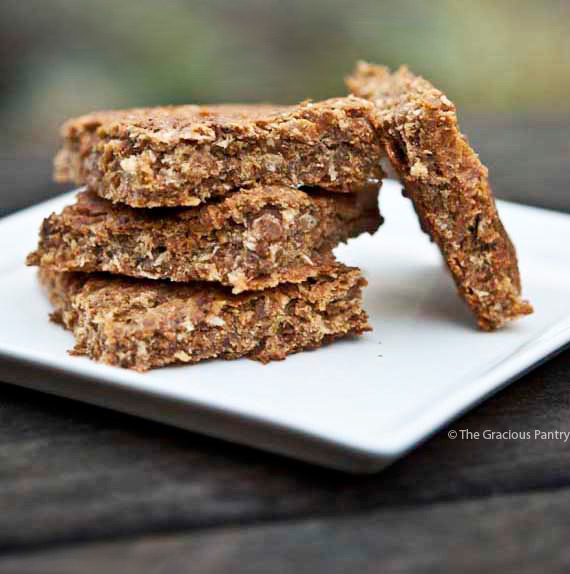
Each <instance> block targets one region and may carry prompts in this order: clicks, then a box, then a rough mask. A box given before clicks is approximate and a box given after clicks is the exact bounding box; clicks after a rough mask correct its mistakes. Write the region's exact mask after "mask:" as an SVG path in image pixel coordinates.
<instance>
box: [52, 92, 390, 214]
mask: <svg viewBox="0 0 570 574" xmlns="http://www.w3.org/2000/svg"><path fill="white" fill-rule="evenodd" d="M371 108H372V105H371V104H370V103H369V102H367V101H365V100H362V99H360V98H355V97H353V96H349V97H345V98H336V99H330V100H326V101H322V102H315V103H313V102H304V103H302V104H298V105H295V106H272V105H245V104H244V105H231V104H229V105H228V104H225V105H217V106H215V105H213V106H195V105H187V106H172V107H156V108H139V109H131V110H122V111H103V112H95V113H92V114H89V115H86V116H82V117H79V118H75V119H71V120H69V121H68V122H66V123H65V124H64V125H63V127H62V130H61V134H62V137H63V140H64V143H63V148H62V149H61V151H60V152H59V153H58V154H57V156H56V159H55V172H54V175H55V178H56V180H58V181H73V182H75V183H77V184H79V185H87V186H88V187H89V188H90V189H91V190H93V191H95V192H96V193H97V194H98V195H100V196H101V197H105V198H107V199H110V200H112V201H114V202H122V203H126V204H128V205H130V206H132V207H159V206H163V207H165V206H170V207H172V206H196V205H198V204H200V203H201V202H203V201H205V200H207V199H208V198H210V197H216V196H221V195H225V194H227V193H229V192H231V191H232V190H234V189H236V188H240V187H250V186H252V185H253V184H255V183H261V184H264V185H273V184H277V185H288V186H295V187H299V186H302V185H305V186H314V187H321V188H323V189H327V190H330V191H339V192H351V191H353V190H354V189H355V188H359V187H362V186H363V185H365V184H366V183H367V182H368V180H369V179H374V180H379V179H381V177H382V170H381V168H380V156H381V154H382V153H383V152H382V149H381V143H380V142H379V141H378V138H377V137H376V134H375V131H374V129H373V126H372V125H371V123H370V120H369V115H370V109H371Z"/></svg>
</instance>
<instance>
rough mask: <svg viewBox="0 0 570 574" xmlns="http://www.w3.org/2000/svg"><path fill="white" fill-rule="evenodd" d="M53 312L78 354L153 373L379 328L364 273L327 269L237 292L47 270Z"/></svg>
mask: <svg viewBox="0 0 570 574" xmlns="http://www.w3.org/2000/svg"><path fill="white" fill-rule="evenodd" d="M40 281H41V283H42V284H43V285H44V287H45V288H46V290H47V293H48V295H49V298H50V300H51V302H52V303H53V305H54V307H55V312H54V313H53V315H52V318H53V319H54V320H55V321H57V322H59V323H61V324H63V325H64V326H65V327H66V328H68V329H69V330H71V331H72V332H73V334H74V335H75V339H76V345H75V348H74V350H73V353H72V354H75V355H86V356H88V357H90V358H92V359H95V360H97V361H101V362H103V363H107V364H110V365H117V366H120V367H126V368H130V369H135V370H137V371H146V370H148V369H151V368H153V367H161V366H164V365H169V364H171V363H196V362H198V361H202V360H205V359H211V358H214V357H219V358H222V359H237V358H239V357H249V358H252V359H257V360H259V361H261V362H264V363H265V362H268V361H271V360H279V359H284V358H285V357H286V356H287V355H290V354H291V353H295V352H297V351H301V350H303V349H313V348H316V347H319V346H321V345H323V344H324V343H326V342H328V341H331V340H333V339H337V338H339V337H345V336H347V335H358V334H360V333H363V332H365V331H369V330H370V326H369V325H368V321H367V316H366V313H365V312H364V311H363V310H362V307H361V290H362V287H363V286H364V285H365V284H366V281H365V280H364V279H363V278H362V276H361V275H360V271H359V270H358V269H354V268H349V267H346V266H344V265H342V264H340V263H333V264H331V265H326V266H323V267H322V268H321V270H320V273H319V275H318V276H317V277H315V278H311V279H308V280H306V281H305V282H303V283H298V284H290V283H288V284H283V285H280V286H278V287H275V288H273V289H266V290H264V291H255V292H250V293H247V294H241V295H232V294H231V293H230V292H229V290H227V289H224V288H223V287H217V286H212V285H211V284H207V285H204V284H200V283H191V284H179V283H170V282H164V281H152V280H140V279H139V280H137V279H128V278H122V277H117V276H111V275H91V274H82V273H65V272H63V273H61V272H58V271H52V270H49V269H43V268H40Z"/></svg>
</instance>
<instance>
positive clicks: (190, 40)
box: [0, 0, 570, 213]
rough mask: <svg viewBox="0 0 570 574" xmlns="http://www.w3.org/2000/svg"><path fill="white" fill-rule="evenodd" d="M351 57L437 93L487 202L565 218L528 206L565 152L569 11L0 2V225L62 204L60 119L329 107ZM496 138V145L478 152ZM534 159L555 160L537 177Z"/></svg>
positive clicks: (300, 3)
mask: <svg viewBox="0 0 570 574" xmlns="http://www.w3.org/2000/svg"><path fill="white" fill-rule="evenodd" d="M359 58H360V59H367V60H370V61H374V62H377V63H383V64H387V65H389V66H391V67H393V68H394V67H397V66H399V65H400V64H408V65H409V66H410V67H411V69H412V70H413V71H415V72H416V73H418V74H423V75H425V76H426V77H428V78H429V79H430V80H432V81H433V82H434V83H435V84H436V85H437V86H438V87H440V88H442V89H443V90H444V91H446V92H447V93H448V95H449V96H450V97H451V98H452V99H453V100H454V101H456V103H457V104H458V107H459V109H460V111H461V115H462V118H463V120H464V122H463V125H464V128H465V131H466V132H467V133H468V135H469V136H470V137H471V139H472V140H473V142H474V143H475V145H476V147H477V148H478V149H479V150H480V152H481V155H482V157H483V159H484V160H485V161H486V162H487V163H489V164H490V166H491V167H492V168H493V169H492V172H491V177H492V181H493V183H495V184H496V188H497V191H498V195H500V196H503V197H509V198H511V199H518V200H525V201H527V202H528V201H530V202H534V203H538V204H546V205H548V206H551V207H558V208H564V207H565V206H564V203H563V201H561V200H559V199H558V198H557V196H556V194H555V196H554V197H549V198H545V199H541V198H542V197H543V196H544V195H545V193H544V190H545V186H548V185H552V183H553V182H554V181H555V180H554V178H553V177H552V175H551V172H552V170H557V169H559V166H560V162H559V158H558V157H557V154H560V153H561V152H563V153H564V154H566V156H568V155H569V153H570V144H568V143H567V142H568V138H567V137H566V136H567V132H566V131H565V129H566V124H567V123H568V118H570V97H569V94H570V2H569V1H568V0H540V1H537V0H512V1H505V0H480V1H460V0H433V1H430V2H421V1H417V0H399V1H398V2H391V1H375V0H351V1H346V0H327V1H325V0H317V1H313V2H311V1H307V0H240V1H235V0H203V1H195V2H191V1H187V0H165V1H162V2H159V1H158V0H155V1H149V0H123V1H120V0H2V2H0V133H1V134H2V137H1V138H0V170H1V172H2V174H1V178H0V186H1V187H0V210H2V212H3V213H6V212H8V211H11V210H14V209H16V208H19V207H23V206H24V205H28V204H29V203H32V202H34V201H37V200H39V199H41V198H44V197H47V196H49V195H51V194H53V193H55V192H57V191H60V190H63V189H65V188H63V187H61V186H60V187H56V186H52V185H51V184H50V173H51V166H50V161H51V157H52V155H53V152H54V150H55V149H56V147H57V143H58V139H57V130H58V127H59V125H60V124H61V123H62V122H63V121H64V120H65V119H66V118H68V117H70V116H74V115H78V114H82V113H85V112H88V111H90V110H93V109H98V108H116V107H130V106H139V105H152V104H167V103H182V102H193V103H194V102H219V101H255V100H265V101H274V102H279V103H289V102H296V101H299V100H302V99H305V98H313V99H318V98H325V97H330V96H335V95H341V94H343V93H344V92H345V88H344V85H343V77H344V76H345V75H346V74H347V73H348V72H349V71H350V70H351V68H352V67H353V65H354V62H355V61H356V60H357V59H359ZM537 124H540V125H548V126H549V127H550V128H551V129H550V131H549V133H548V134H546V133H543V134H537V133H536V131H535V129H534V128H535V127H536V125H537ZM561 124H562V125H563V128H562V131H561V129H560V125H561ZM497 125H499V126H504V129H505V133H501V132H500V131H493V135H492V137H490V134H489V133H488V130H487V127H489V126H490V127H495V126H497ZM537 148H539V149H538V153H540V155H542V156H545V154H546V151H545V149H548V150H551V155H552V156H553V157H551V159H548V158H547V157H543V158H541V160H540V162H538V163H537V160H534V159H533V156H535V151H536V150H537ZM18 160H19V161H18ZM545 162H546V163H545ZM505 165H508V166H509V169H513V168H514V169H517V170H522V174H523V175H524V176H525V177H526V178H527V179H530V180H531V181H532V182H533V185H532V188H533V190H534V191H533V195H532V197H530V198H529V197H527V196H525V197H523V196H522V195H521V194H520V193H519V192H518V191H517V189H516V186H515V185H513V174H512V173H507V172H506V171H505V169H504V166H505ZM537 172H540V173H541V174H540V176H537ZM515 179H516V178H515ZM16 187H17V188H18V189H19V191H18V193H15V192H14V191H13V189H14V188H16Z"/></svg>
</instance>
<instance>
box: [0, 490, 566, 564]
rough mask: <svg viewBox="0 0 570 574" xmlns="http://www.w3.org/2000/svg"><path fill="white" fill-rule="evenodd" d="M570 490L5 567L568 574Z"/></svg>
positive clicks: (152, 541)
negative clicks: (537, 573)
mask: <svg viewBox="0 0 570 574" xmlns="http://www.w3.org/2000/svg"><path fill="white" fill-rule="evenodd" d="M569 521H570V490H568V489H565V490H563V491H553V492H548V493H531V494H526V495H514V496H505V497H495V498H490V499H486V500H482V501H468V502H457V503H447V504H445V503H444V504H436V505H429V506H425V507H420V508H413V509H400V510H383V511H374V512H372V513H364V514H360V515H356V516H352V517H349V518H346V517H325V518H320V519H311V520H305V521H298V522H289V523H285V524H277V525H275V524H274V525H256V526H251V527H242V528H224V529H220V530H212V531H203V532H196V533H181V534H176V535H170V536H162V537H146V538H141V539H134V540H133V539H130V540H122V541H119V542H117V543H113V544H95V545H87V546H79V547H75V548H64V549H59V550H52V551H44V552H39V553H37V554H32V555H27V556H23V555H22V556H11V557H5V558H4V559H0V573H2V574H4V573H5V574H9V573H10V574H12V573H16V572H26V573H27V574H40V573H41V574H66V573H68V572H69V573H72V572H73V573H76V572H81V573H82V574H91V573H93V574H98V573H100V572H122V574H131V573H132V574H134V573H137V574H138V573H139V572H156V573H168V574H178V573H180V574H181V573H183V572H200V573H203V574H217V573H220V574H221V573H225V572H232V573H239V572H244V573H245V572H247V573H252V572H260V573H264V574H265V573H272V574H280V573H283V574H285V573H287V574H290V573H291V572H295V573H297V574H305V573H306V574H313V573H314V572H326V573H327V574H336V573H338V574H341V573H343V574H344V573H346V572H359V573H367V572H370V573H373V572H374V573H376V572H398V573H400V574H405V573H408V572H409V573H412V572H413V573H434V574H435V573H439V572H462V573H479V572H517V573H518V574H525V573H529V574H534V573H536V572H549V573H550V574H555V573H557V572H561V573H562V572H568V569H569V568H570V549H569V548H568V544H567V540H568V522H569Z"/></svg>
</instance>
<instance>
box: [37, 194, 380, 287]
mask: <svg viewBox="0 0 570 574" xmlns="http://www.w3.org/2000/svg"><path fill="white" fill-rule="evenodd" d="M380 221H381V218H380V214H379V212H378V189H377V187H376V186H375V187H370V188H368V189H365V190H362V191H361V192H360V193H352V194H342V195H341V194H330V193H329V194H327V193H322V192H311V193H306V192H304V191H301V190H297V189H292V188H288V187H283V186H268V187H261V186H258V187H256V188H253V189H249V190H242V191H239V192H236V193H234V194H232V195H230V196H229V197H227V198H225V199H224V200H223V201H221V202H219V203H217V204H215V205H204V206H200V207H198V208H163V209H148V210H147V209H133V208H131V207H128V206H122V205H118V204H113V203H111V202H110V201H108V200H105V199H101V198H99V197H98V196H96V195H95V194H94V193H92V192H82V193H79V194H78V197H77V201H76V203H75V204H73V205H71V206H69V207H66V208H65V209H64V210H63V212H62V213H59V214H52V215H51V216H50V217H48V218H47V219H46V220H45V221H44V223H43V225H42V227H41V231H40V242H39V246H38V248H37V250H36V251H35V252H34V253H31V254H30V255H29V256H28V259H27V263H28V264H29V265H40V266H42V267H50V268H52V269H54V270H57V271H84V272H96V271H107V272H111V273H115V274H122V275H129V276H132V277H146V278H153V279H170V280H173V281H180V282H182V281H196V280H202V281H217V282H219V283H222V284H223V285H229V286H231V287H232V288H233V292H234V293H239V292H241V291H245V290H249V289H264V288H267V287H273V286H275V285H277V284H279V283H282V282H299V281H303V280H305V279H306V278H307V277H310V276H313V275H315V274H317V273H318V269H319V265H322V264H323V263H324V262H325V261H327V260H330V259H331V257H332V256H331V254H330V250H331V249H332V248H333V247H335V246H336V245H337V244H338V243H339V242H340V241H346V240H347V239H348V238H349V237H353V236H356V235H359V234H361V233H364V232H371V233H372V232H374V231H376V229H377V228H378V226H379V225H380Z"/></svg>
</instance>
